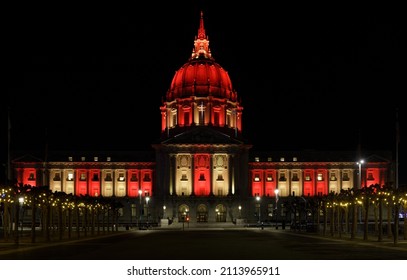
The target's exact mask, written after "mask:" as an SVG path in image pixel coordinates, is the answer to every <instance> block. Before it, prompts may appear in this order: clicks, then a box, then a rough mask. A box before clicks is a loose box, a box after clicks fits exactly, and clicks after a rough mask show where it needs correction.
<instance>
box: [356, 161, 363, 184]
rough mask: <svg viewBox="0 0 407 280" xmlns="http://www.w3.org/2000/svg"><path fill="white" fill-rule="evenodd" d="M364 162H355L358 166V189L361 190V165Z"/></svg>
mask: <svg viewBox="0 0 407 280" xmlns="http://www.w3.org/2000/svg"><path fill="white" fill-rule="evenodd" d="M364 162H365V161H364V160H363V159H362V160H360V161H358V162H357V164H358V166H359V174H358V189H361V188H362V164H363V163H364Z"/></svg>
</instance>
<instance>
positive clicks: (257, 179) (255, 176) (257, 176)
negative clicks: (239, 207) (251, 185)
mask: <svg viewBox="0 0 407 280" xmlns="http://www.w3.org/2000/svg"><path fill="white" fill-rule="evenodd" d="M254 181H255V182H260V175H259V174H254Z"/></svg>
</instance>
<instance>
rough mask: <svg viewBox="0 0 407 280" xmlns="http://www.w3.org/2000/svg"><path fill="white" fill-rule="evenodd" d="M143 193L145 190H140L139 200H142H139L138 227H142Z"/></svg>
mask: <svg viewBox="0 0 407 280" xmlns="http://www.w3.org/2000/svg"><path fill="white" fill-rule="evenodd" d="M142 193H143V191H142V190H138V197H139V200H140V202H139V208H140V210H139V218H138V227H139V228H140V227H141V214H142V211H141V210H142V209H141V195H142Z"/></svg>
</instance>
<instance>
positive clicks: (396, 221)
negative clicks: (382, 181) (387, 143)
mask: <svg viewBox="0 0 407 280" xmlns="http://www.w3.org/2000/svg"><path fill="white" fill-rule="evenodd" d="M399 142H400V127H399V111H398V108H396V166H395V168H396V170H395V185H394V188H395V192H396V196H395V197H396V205H395V209H394V210H395V211H394V233H393V238H394V244H397V243H398V239H399V207H400V206H399V203H398V187H399Z"/></svg>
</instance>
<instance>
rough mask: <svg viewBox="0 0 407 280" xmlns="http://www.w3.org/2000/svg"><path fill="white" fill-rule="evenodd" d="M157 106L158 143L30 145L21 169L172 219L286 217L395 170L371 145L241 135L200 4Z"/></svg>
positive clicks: (63, 188) (29, 181) (70, 190)
mask: <svg viewBox="0 0 407 280" xmlns="http://www.w3.org/2000/svg"><path fill="white" fill-rule="evenodd" d="M160 112H161V138H160V141H158V142H157V143H152V150H151V151H147V152H143V153H138V152H134V151H122V152H98V151H94V152H90V151H87V152H77V153H76V154H61V153H59V152H56V151H54V152H52V151H49V153H48V156H47V160H44V159H41V158H39V157H37V156H35V155H23V156H21V157H17V158H14V160H13V162H12V164H13V171H14V178H15V180H16V181H17V182H18V183H19V184H23V185H31V186H49V188H50V190H51V191H52V192H64V193H67V194H73V195H75V196H90V197H113V198H115V199H116V200H119V201H121V203H122V205H123V207H122V208H121V210H120V217H119V222H120V223H123V224H129V223H130V224H131V223H136V222H145V221H148V222H151V223H156V224H157V225H161V224H162V225H167V224H169V225H168V226H176V225H177V224H178V225H179V224H180V223H184V222H186V221H187V222H189V225H196V226H199V225H203V224H207V223H231V224H236V223H252V222H253V223H256V222H260V221H269V220H273V219H275V220H276V221H277V219H278V220H289V219H290V217H289V215H291V214H290V212H289V210H288V207H287V205H288V204H289V203H291V202H292V201H298V202H299V203H305V204H306V203H307V199H309V198H312V197H316V196H324V195H328V194H329V193H337V194H338V193H340V192H341V191H342V190H350V189H354V188H356V189H357V188H360V187H361V186H370V185H375V184H379V185H385V184H389V183H391V182H392V180H393V179H392V178H394V174H393V173H394V172H393V166H392V160H391V153H388V152H384V153H383V152H380V153H378V152H374V153H373V152H372V153H365V154H364V155H363V158H364V163H363V164H362V163H361V162H357V160H359V159H360V156H359V158H357V156H356V154H357V153H356V151H354V152H349V153H346V152H335V151H332V152H317V151H307V152H295V151H289V152H281V151H269V152H267V151H265V152H253V151H252V148H253V145H252V144H251V143H247V141H245V139H244V137H243V131H242V117H243V107H242V106H241V104H240V102H239V98H238V94H237V92H236V90H235V89H234V88H233V86H232V81H231V79H230V77H229V75H228V72H227V71H226V70H225V69H224V68H223V67H222V66H221V65H219V64H218V63H217V62H216V61H215V59H214V58H213V56H212V53H211V50H210V48H209V40H208V37H207V35H206V30H205V28H204V18H203V14H202V13H201V15H200V19H199V28H198V34H197V35H196V37H195V40H194V46H193V52H192V54H191V56H190V58H189V59H188V61H187V62H186V63H185V64H184V65H182V66H181V67H180V68H179V69H178V70H177V71H176V73H175V75H174V76H173V79H172V82H171V84H170V87H169V89H168V91H167V93H166V94H165V97H164V98H163V101H162V104H161V106H160ZM157 129H159V128H157ZM271 148H272V147H271ZM270 150H272V149H270ZM305 208H307V207H306V205H305Z"/></svg>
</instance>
